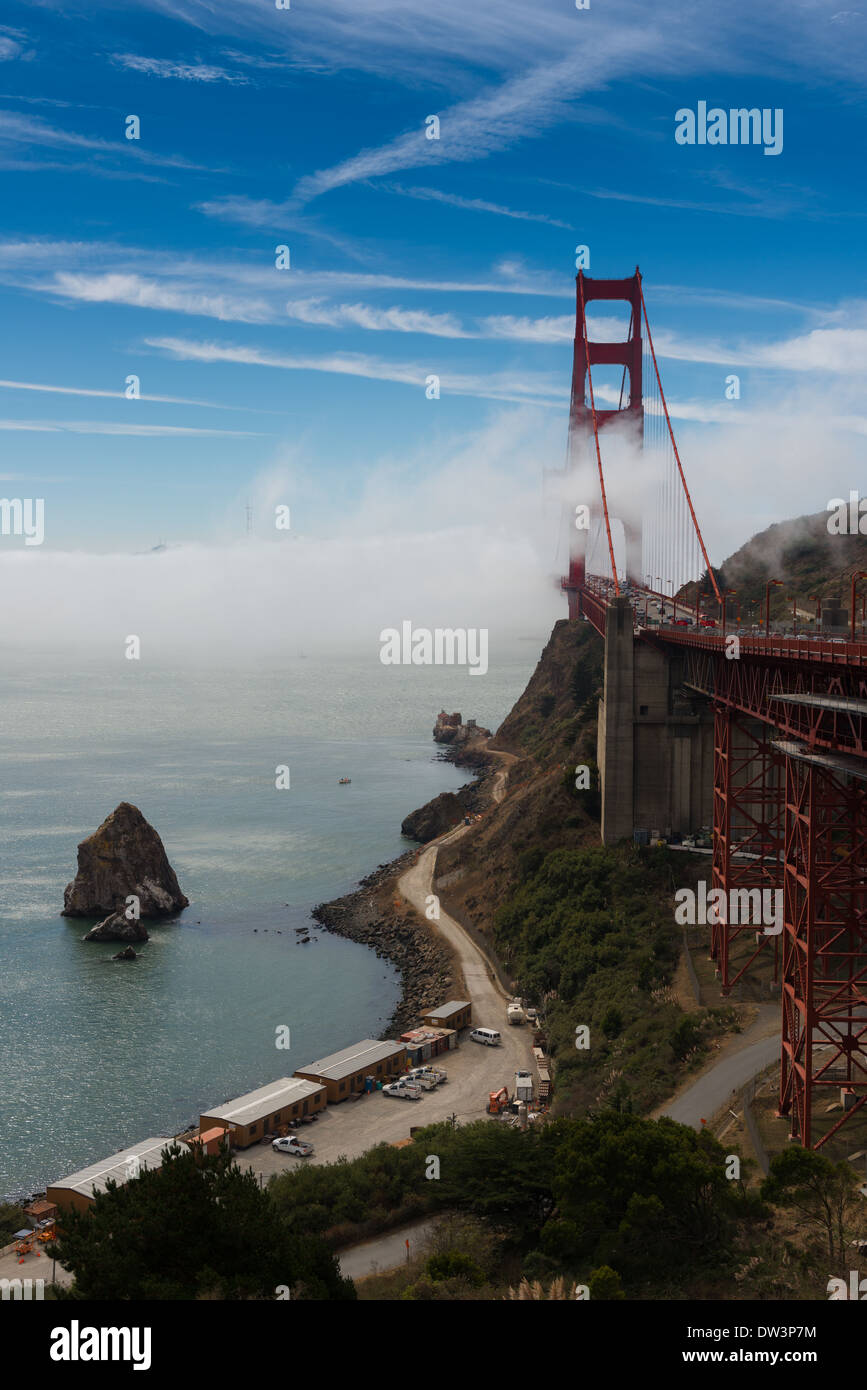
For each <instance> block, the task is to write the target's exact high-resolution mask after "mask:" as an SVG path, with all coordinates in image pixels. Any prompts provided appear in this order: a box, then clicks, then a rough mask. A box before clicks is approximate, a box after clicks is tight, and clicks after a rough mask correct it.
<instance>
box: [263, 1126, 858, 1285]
mask: <svg viewBox="0 0 867 1390" xmlns="http://www.w3.org/2000/svg"><path fill="white" fill-rule="evenodd" d="M433 1158H436V1159H437V1160H438V1163H439V1176H431V1175H430V1174H431V1160H432V1159H433ZM748 1176H749V1165H748V1164H747V1163H744V1164H743V1165H742V1172H741V1174H738V1173H736V1172H734V1171H733V1168H732V1163H731V1148H730V1147H729V1148H724V1147H723V1145H722V1144H720V1143H719V1142H718V1141H717V1140H716V1139H715V1138H714V1137H713V1136H712V1135H711V1134H710V1133H709V1132H708V1131H707V1130H703V1131H701V1132H700V1133H696V1132H695V1131H694V1130H692V1129H690V1128H688V1127H687V1126H684V1125H679V1124H676V1123H675V1122H674V1121H672V1120H666V1119H663V1120H648V1119H643V1118H640V1117H639V1116H637V1115H630V1114H623V1113H618V1112H616V1111H615V1110H614V1109H612V1108H610V1107H605V1108H602V1109H599V1110H598V1111H596V1112H594V1114H592V1115H591V1116H587V1117H585V1118H581V1119H577V1118H565V1117H564V1118H559V1119H555V1120H553V1121H550V1122H549V1123H547V1124H544V1125H538V1126H533V1125H531V1126H530V1128H529V1129H528V1130H527V1131H526V1132H522V1131H521V1130H519V1129H516V1128H512V1127H510V1126H508V1125H504V1124H501V1123H498V1122H495V1121H491V1120H480V1121H477V1122H475V1123H474V1124H469V1125H466V1126H458V1127H453V1126H452V1125H451V1124H449V1123H447V1122H446V1123H440V1124H436V1125H430V1126H428V1127H426V1128H425V1129H423V1130H419V1131H418V1132H417V1133H416V1135H415V1137H414V1141H413V1143H412V1144H409V1145H407V1146H406V1147H403V1148H395V1147H393V1146H391V1145H387V1144H381V1145H379V1146H378V1147H377V1148H375V1149H373V1150H371V1151H369V1152H368V1153H366V1154H364V1155H362V1156H361V1157H359V1158H357V1159H353V1160H351V1161H347V1160H340V1161H338V1162H337V1163H333V1164H328V1165H316V1166H311V1167H306V1168H302V1169H295V1170H293V1171H292V1172H287V1173H285V1174H281V1175H280V1176H279V1177H277V1178H274V1179H272V1181H271V1184H270V1187H269V1195H270V1196H271V1199H272V1201H273V1203H274V1206H275V1208H276V1209H277V1211H278V1212H279V1213H280V1218H281V1221H282V1222H283V1223H284V1224H285V1226H286V1228H287V1229H288V1230H290V1231H293V1232H295V1233H297V1234H298V1235H305V1236H312V1235H313V1234H314V1233H316V1234H318V1235H319V1236H320V1237H322V1238H323V1239H325V1240H327V1241H328V1242H329V1243H331V1244H334V1245H340V1244H345V1243H348V1242H349V1241H351V1240H353V1239H359V1238H362V1237H363V1236H365V1235H369V1234H371V1233H372V1230H373V1229H374V1227H375V1228H378V1229H385V1228H386V1227H387V1226H389V1225H395V1224H402V1223H403V1222H404V1221H406V1220H409V1219H412V1218H414V1217H419V1216H421V1215H427V1216H434V1215H435V1216H437V1217H438V1218H439V1219H440V1220H439V1221H438V1225H437V1231H436V1235H435V1237H434V1238H433V1240H432V1241H431V1243H430V1246H429V1248H428V1249H427V1250H425V1251H423V1252H422V1253H421V1254H420V1255H419V1256H417V1257H415V1258H414V1259H413V1261H412V1262H411V1263H410V1264H409V1265H408V1266H407V1267H405V1268H401V1269H400V1270H395V1271H393V1272H392V1273H390V1274H388V1275H382V1276H377V1277H375V1278H371V1279H368V1280H364V1281H362V1282H360V1283H359V1286H358V1291H359V1296H360V1297H361V1298H363V1299H365V1298H367V1299H373V1300H379V1299H394V1298H400V1299H407V1300H413V1301H418V1300H426V1301H427V1300H433V1301H440V1300H453V1299H469V1300H479V1299H500V1298H505V1297H508V1296H509V1289H510V1288H511V1289H514V1288H515V1286H516V1285H518V1284H519V1283H520V1282H521V1280H532V1281H535V1280H538V1281H541V1282H542V1284H543V1286H544V1287H545V1288H550V1287H551V1285H552V1283H556V1281H558V1280H564V1281H565V1285H566V1287H568V1288H569V1289H572V1288H574V1285H575V1284H576V1283H577V1284H584V1285H587V1286H588V1287H589V1288H590V1290H591V1298H605V1299H618V1298H622V1297H623V1296H624V1295H625V1296H626V1297H627V1298H645V1299H647V1298H674V1299H686V1298H690V1297H694V1296H701V1297H705V1298H711V1299H713V1298H726V1297H743V1298H750V1297H762V1298H791V1297H802V1298H808V1299H824V1298H825V1297H826V1296H827V1293H826V1287H827V1280H828V1277H829V1273H834V1274H836V1273H837V1272H838V1271H839V1270H842V1269H844V1268H845V1263H846V1260H847V1258H848V1254H847V1253H846V1252H845V1250H844V1251H843V1253H841V1251H840V1248H839V1247H836V1248H835V1250H834V1255H833V1257H832V1258H831V1261H830V1264H829V1250H828V1242H827V1235H826V1230H825V1227H824V1225H823V1223H822V1220H821V1211H822V1209H823V1203H824V1202H825V1201H826V1199H827V1198H829V1197H830V1198H831V1199H832V1202H833V1201H836V1203H837V1207H838V1208H839V1205H840V1200H842V1199H840V1198H839V1196H838V1193H839V1188H840V1184H841V1182H842V1181H843V1178H844V1177H845V1174H843V1175H842V1176H841V1174H840V1173H839V1172H838V1171H837V1170H836V1169H833V1167H832V1165H827V1164H826V1163H824V1161H823V1160H821V1156H819V1155H814V1154H807V1155H806V1157H805V1159H804V1160H803V1163H802V1165H800V1166H799V1169H798V1172H797V1174H789V1173H782V1172H781V1173H780V1180H779V1181H778V1182H776V1183H775V1184H774V1185H773V1186H769V1188H768V1193H767V1198H768V1199H770V1200H773V1201H779V1202H780V1203H781V1208H780V1210H777V1209H775V1208H772V1207H770V1206H769V1205H768V1204H767V1200H765V1201H764V1203H763V1198H764V1197H765V1194H764V1193H763V1194H762V1195H761V1196H760V1195H759V1194H758V1193H757V1192H756V1191H755V1189H753V1188H750V1187H748V1185H747V1182H746V1179H747V1177H748ZM806 1186H809V1188H810V1192H809V1194H808V1199H807V1200H808V1201H809V1202H810V1203H812V1207H811V1210H812V1211H814V1212H815V1215H816V1221H815V1223H814V1227H813V1230H812V1232H807V1237H806V1239H805V1238H804V1231H803V1230H801V1231H799V1233H798V1234H799V1240H798V1242H797V1243H796V1242H794V1241H792V1240H789V1239H787V1238H786V1235H785V1234H784V1232H785V1231H786V1227H785V1222H786V1221H787V1220H788V1219H789V1218H788V1212H787V1207H788V1206H789V1205H795V1204H797V1203H798V1202H800V1201H801V1199H802V1189H803V1188H804V1187H806ZM849 1188H850V1189H851V1182H850V1184H849ZM850 1206H851V1204H850ZM851 1211H855V1209H854V1208H852V1209H851ZM851 1211H850V1214H849V1216H847V1219H846V1225H847V1232H848V1231H854V1229H855V1225H853V1219H854V1218H851ZM859 1211H860V1208H859V1209H858V1211H856V1212H855V1215H858V1212H859ZM440 1223H441V1224H440ZM855 1224H857V1223H855Z"/></svg>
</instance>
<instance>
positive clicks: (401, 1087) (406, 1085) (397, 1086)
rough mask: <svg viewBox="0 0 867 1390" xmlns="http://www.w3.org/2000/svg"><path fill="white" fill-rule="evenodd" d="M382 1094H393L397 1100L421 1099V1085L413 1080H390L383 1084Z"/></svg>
mask: <svg viewBox="0 0 867 1390" xmlns="http://www.w3.org/2000/svg"><path fill="white" fill-rule="evenodd" d="M382 1094H383V1095H384V1096H394V1097H395V1098H396V1099H397V1100H421V1086H418V1085H417V1084H416V1083H415V1082H413V1081H391V1082H389V1084H388V1085H387V1086H383V1088H382Z"/></svg>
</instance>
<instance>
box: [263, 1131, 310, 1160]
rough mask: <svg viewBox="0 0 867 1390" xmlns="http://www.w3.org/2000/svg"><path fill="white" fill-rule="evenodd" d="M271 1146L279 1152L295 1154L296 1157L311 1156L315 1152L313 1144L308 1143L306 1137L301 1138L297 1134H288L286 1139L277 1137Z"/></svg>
mask: <svg viewBox="0 0 867 1390" xmlns="http://www.w3.org/2000/svg"><path fill="white" fill-rule="evenodd" d="M271 1148H272V1149H273V1150H274V1152H275V1153H278V1154H294V1155H295V1157H296V1158H309V1157H310V1155H311V1154H312V1152H313V1145H312V1144H308V1142H307V1140H306V1139H299V1138H298V1135H297V1134H287V1135H286V1138H285V1139H275V1140H274V1142H273V1144H272V1145H271Z"/></svg>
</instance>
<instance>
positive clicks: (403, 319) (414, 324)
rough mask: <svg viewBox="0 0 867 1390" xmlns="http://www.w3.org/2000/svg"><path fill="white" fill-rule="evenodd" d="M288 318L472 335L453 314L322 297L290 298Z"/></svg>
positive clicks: (453, 335) (321, 323)
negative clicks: (330, 302) (331, 300)
mask: <svg viewBox="0 0 867 1390" xmlns="http://www.w3.org/2000/svg"><path fill="white" fill-rule="evenodd" d="M286 313H287V314H288V316H289V318H292V319H296V320H297V321H298V322H300V323H308V324H314V325H317V326H320V327H327V328H349V327H352V328H364V329H368V330H371V331H373V332H384V331H386V330H390V331H392V332H397V333H424V334H428V335H430V336H431V337H434V338H474V337H477V336H478V335H477V334H475V333H472V332H467V331H466V330H465V329H464V328H463V327H462V326H461V324H460V322H459V320H458V319H457V318H455V316H454V314H431V313H429V312H428V311H427V310H425V309H402V308H399V307H398V306H396V305H393V306H392V307H391V308H387V309H379V308H376V307H375V306H374V305H372V304H329V303H328V302H327V301H326V300H324V299H296V300H292V299H290V300H289V302H288V304H287V305H286Z"/></svg>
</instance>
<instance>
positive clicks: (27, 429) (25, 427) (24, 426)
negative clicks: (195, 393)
mask: <svg viewBox="0 0 867 1390" xmlns="http://www.w3.org/2000/svg"><path fill="white" fill-rule="evenodd" d="M0 430H13V431H21V432H24V433H28V434H34V433H35V434H126V435H138V436H140V437H142V438H145V439H147V438H152V439H155V438H160V439H165V438H170V437H177V438H183V437H185V436H189V437H190V438H194V437H196V436H202V437H209V436H218V435H225V436H227V437H229V438H231V437H234V438H237V439H261V438H263V435H262V434H261V433H260V432H259V431H257V430H217V429H205V428H199V427H197V426H193V425H143V424H137V423H135V422H134V421H125V420H116V421H110V420H9V419H3V418H0Z"/></svg>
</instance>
